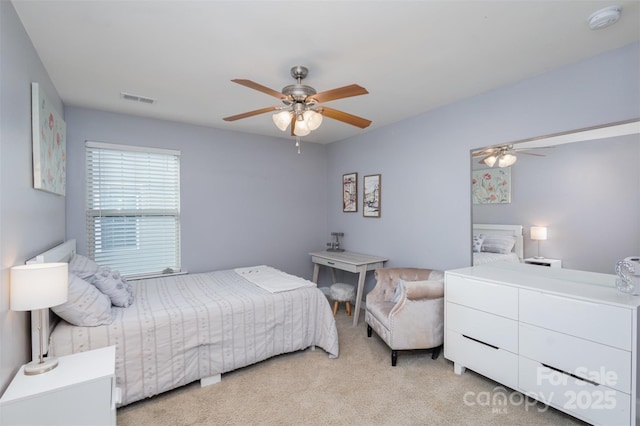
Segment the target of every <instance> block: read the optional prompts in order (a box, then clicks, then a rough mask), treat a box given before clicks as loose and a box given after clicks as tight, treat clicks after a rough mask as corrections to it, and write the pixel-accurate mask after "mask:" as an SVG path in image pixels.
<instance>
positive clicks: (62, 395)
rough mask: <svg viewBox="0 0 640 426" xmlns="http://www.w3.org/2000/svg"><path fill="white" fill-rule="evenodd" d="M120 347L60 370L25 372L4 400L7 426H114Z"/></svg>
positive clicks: (64, 360) (0, 407)
mask: <svg viewBox="0 0 640 426" xmlns="http://www.w3.org/2000/svg"><path fill="white" fill-rule="evenodd" d="M115 360H116V347H115V346H109V347H107V348H102V349H96V350H93V351H87V352H80V353H77V354H73V355H67V356H63V357H60V358H58V361H59V364H58V366H57V367H56V368H54V369H53V370H51V371H48V372H46V373H43V374H38V375H35V376H26V375H25V374H24V372H23V369H24V367H21V368H20V370H19V371H18V373H17V374H16V376H15V377H14V379H13V381H12V382H11V384H10V385H9V387H8V388H7V390H6V391H5V393H4V395H2V398H0V424H2V425H44V424H46V425H115V424H116V404H117V403H118V402H120V389H119V388H116V387H115V382H116V376H115Z"/></svg>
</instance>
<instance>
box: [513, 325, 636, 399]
mask: <svg viewBox="0 0 640 426" xmlns="http://www.w3.org/2000/svg"><path fill="white" fill-rule="evenodd" d="M519 354H520V355H522V356H525V357H527V358H529V359H533V360H536V361H540V362H541V363H543V364H546V365H549V366H551V367H555V368H558V369H560V370H563V371H566V372H569V373H572V374H574V375H576V376H578V377H582V378H585V379H587V380H590V381H592V382H596V383H598V384H600V385H605V386H608V387H610V388H613V389H616V390H619V391H622V392H625V393H631V352H627V351H623V350H622V349H617V348H613V347H611V346H606V345H602V344H600V343H595V342H591V341H589V340H584V339H580V338H578V337H573V336H568V335H566V334H562V333H557V332H554V331H550V330H546V329H543V328H539V327H535V326H532V325H528V324H522V323H521V324H520V345H519Z"/></svg>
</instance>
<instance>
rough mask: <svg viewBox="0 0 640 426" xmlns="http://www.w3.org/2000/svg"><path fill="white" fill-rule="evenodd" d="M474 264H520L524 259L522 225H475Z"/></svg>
mask: <svg viewBox="0 0 640 426" xmlns="http://www.w3.org/2000/svg"><path fill="white" fill-rule="evenodd" d="M473 237H474V238H473V239H474V242H473V264H474V265H482V264H485V263H492V262H512V263H520V262H522V260H523V258H524V242H523V236H522V225H496V224H491V225H489V224H478V223H474V224H473Z"/></svg>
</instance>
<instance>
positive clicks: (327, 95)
mask: <svg viewBox="0 0 640 426" xmlns="http://www.w3.org/2000/svg"><path fill="white" fill-rule="evenodd" d="M368 93H369V92H367V89H365V88H364V87H362V86H358V85H357V84H350V85H348V86H344V87H338V88H337V89H331V90H327V91H324V92H320V93H316V94H315V95H313V96H311V97H312V98H313V99H315V100H316V101H318V103H322V102H328V101H334V100H336V99H342V98H350V97H351V96H360V95H366V94H368Z"/></svg>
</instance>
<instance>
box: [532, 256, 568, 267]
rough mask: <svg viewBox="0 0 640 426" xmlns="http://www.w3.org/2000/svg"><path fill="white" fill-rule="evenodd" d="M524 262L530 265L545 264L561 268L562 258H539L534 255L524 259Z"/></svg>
mask: <svg viewBox="0 0 640 426" xmlns="http://www.w3.org/2000/svg"><path fill="white" fill-rule="evenodd" d="M524 263H528V264H530V265H539V266H547V267H550V268H562V260H560V259H549V258H547V257H543V258H540V259H538V258H535V257H528V258H526V259H525V260H524Z"/></svg>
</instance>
